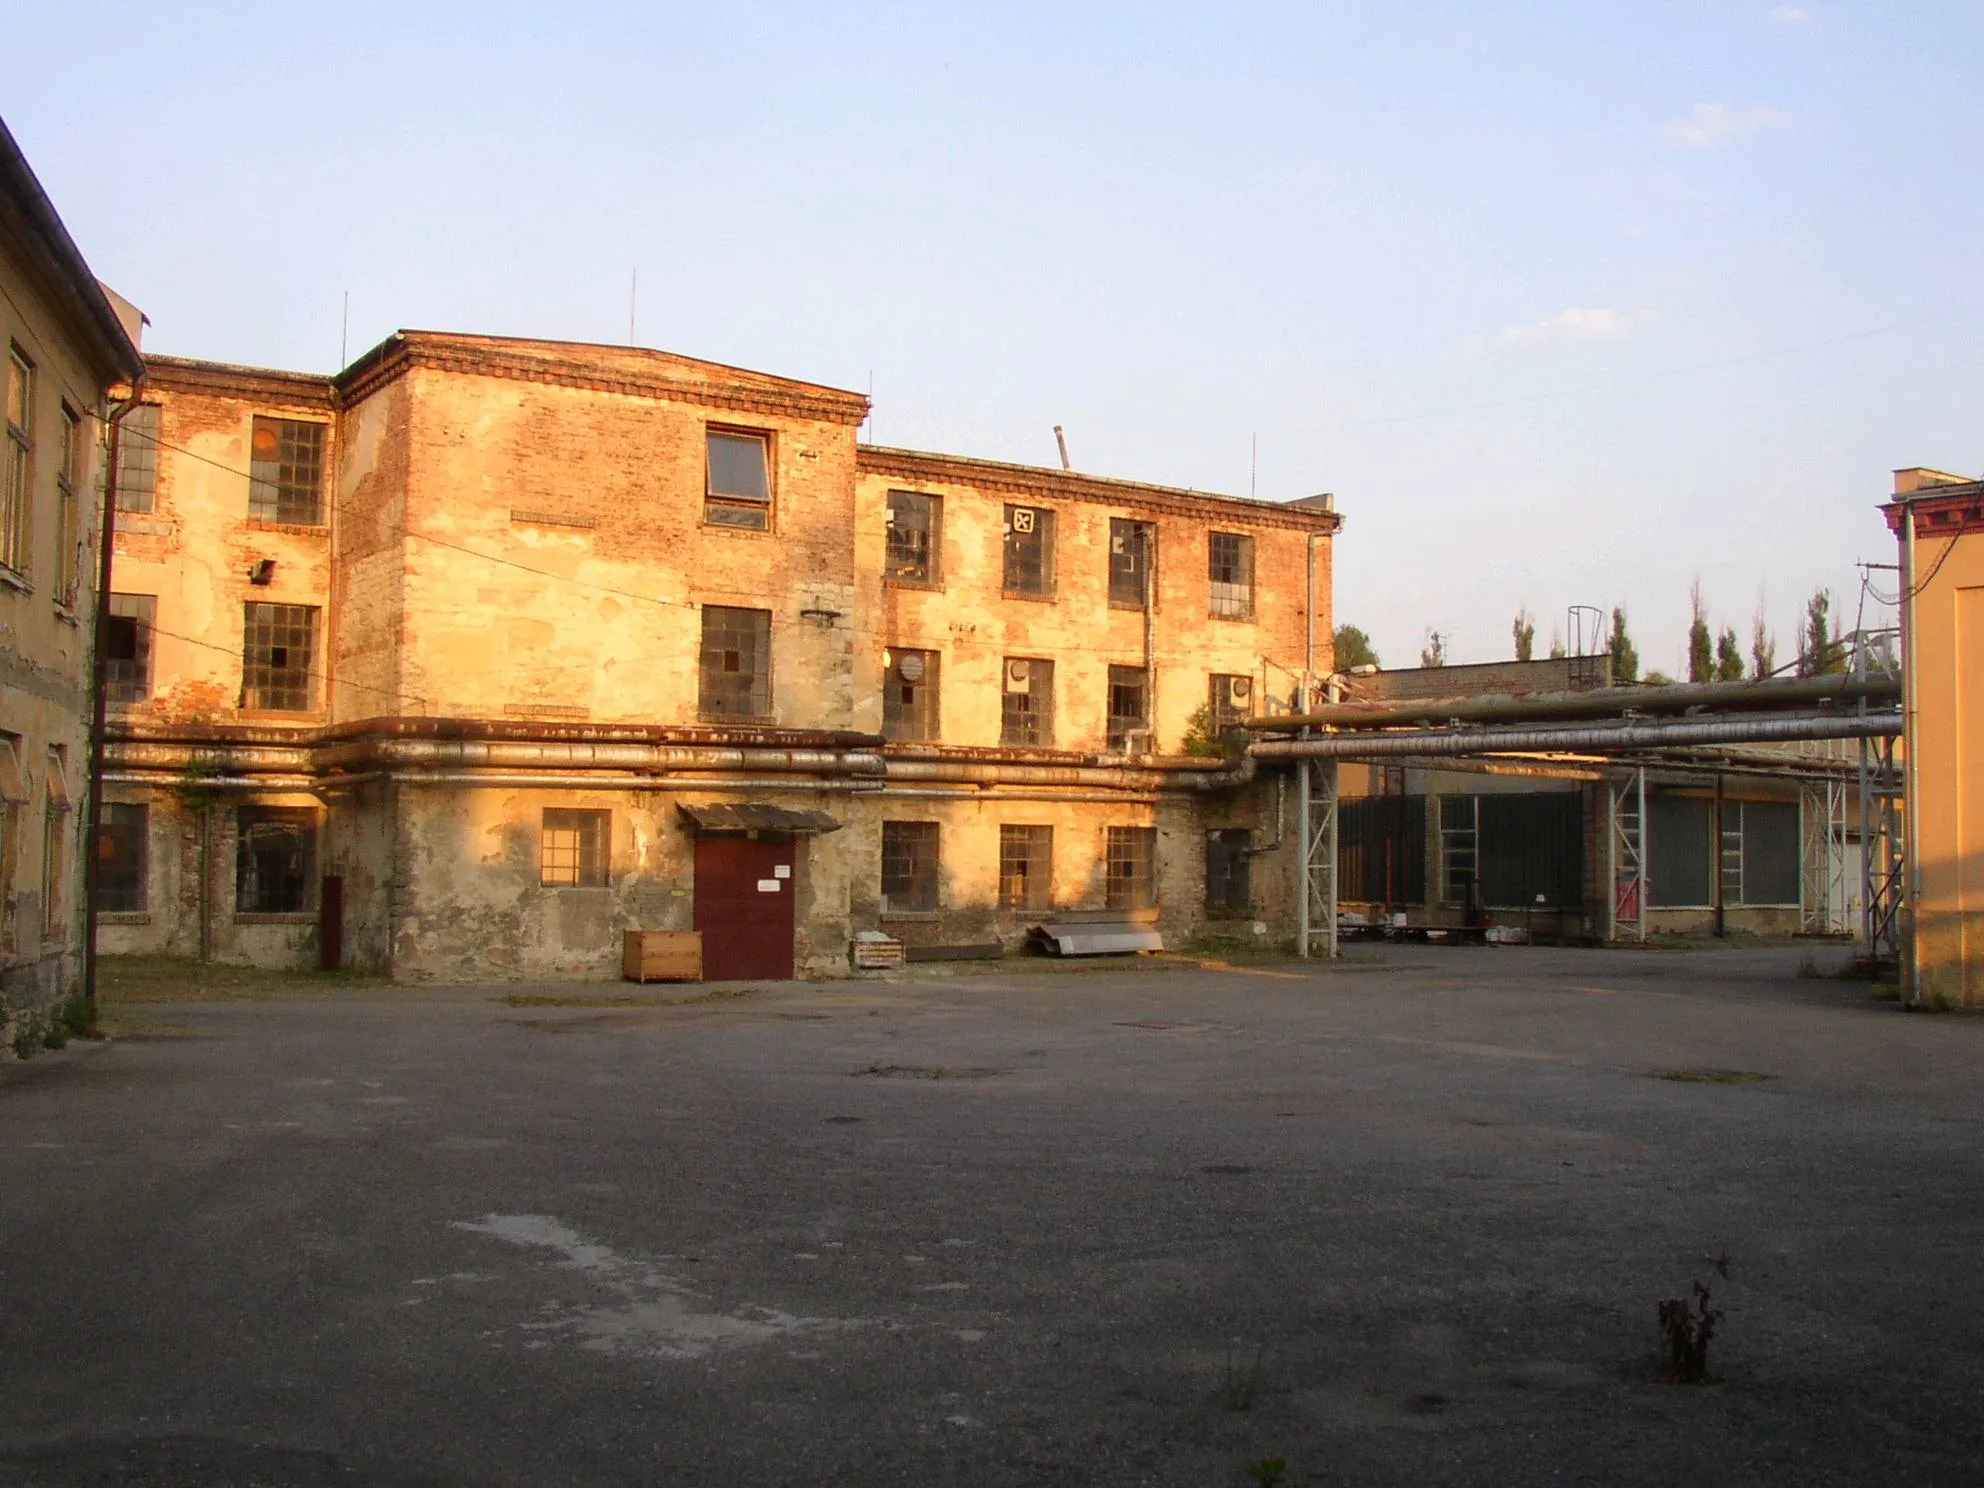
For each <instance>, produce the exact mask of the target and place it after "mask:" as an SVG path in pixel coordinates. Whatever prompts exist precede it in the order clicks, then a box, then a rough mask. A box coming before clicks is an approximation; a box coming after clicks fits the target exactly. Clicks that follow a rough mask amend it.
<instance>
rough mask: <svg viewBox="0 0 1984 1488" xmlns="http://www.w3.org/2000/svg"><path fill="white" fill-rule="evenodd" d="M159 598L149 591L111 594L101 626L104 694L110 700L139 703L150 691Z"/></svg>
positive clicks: (149, 694)
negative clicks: (155, 615)
mask: <svg viewBox="0 0 1984 1488" xmlns="http://www.w3.org/2000/svg"><path fill="white" fill-rule="evenodd" d="M157 606H158V600H157V598H156V597H155V596H153V595H150V594H113V595H111V596H110V617H109V619H107V620H106V621H105V622H104V627H103V688H104V696H105V697H106V698H108V699H109V700H110V701H111V702H113V703H142V702H143V701H144V700H145V699H146V698H148V697H150V696H151V695H152V616H153V614H154V613H155V612H156V609H157Z"/></svg>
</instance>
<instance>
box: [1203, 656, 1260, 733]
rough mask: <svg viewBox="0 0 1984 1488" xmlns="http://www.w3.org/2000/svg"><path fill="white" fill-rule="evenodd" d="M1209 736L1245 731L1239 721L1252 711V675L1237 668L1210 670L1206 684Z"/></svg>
mask: <svg viewBox="0 0 1984 1488" xmlns="http://www.w3.org/2000/svg"><path fill="white" fill-rule="evenodd" d="M1207 693H1208V696H1207V699H1206V703H1207V706H1208V707H1210V708H1211V709H1212V731H1213V737H1215V738H1219V739H1224V738H1226V737H1227V736H1228V735H1230V734H1235V733H1239V734H1241V735H1242V736H1243V737H1244V734H1245V731H1244V730H1243V729H1241V727H1240V725H1241V723H1242V722H1243V721H1245V720H1246V719H1248V718H1251V717H1252V716H1253V713H1254V679H1253V678H1252V677H1247V676H1242V675H1241V674H1240V673H1238V672H1214V673H1213V674H1212V676H1211V678H1210V679H1209V681H1208V684H1207Z"/></svg>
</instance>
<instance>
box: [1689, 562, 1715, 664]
mask: <svg viewBox="0 0 1984 1488" xmlns="http://www.w3.org/2000/svg"><path fill="white" fill-rule="evenodd" d="M1688 604H1689V607H1690V609H1691V610H1692V611H1693V618H1692V619H1690V620H1689V621H1688V680H1689V681H1690V682H1708V681H1712V680H1713V679H1714V677H1715V642H1714V638H1713V637H1712V636H1711V635H1710V634H1709V628H1708V606H1706V605H1704V604H1703V603H1702V581H1701V580H1700V579H1696V580H1695V582H1694V586H1693V587H1692V588H1690V589H1689V590H1688Z"/></svg>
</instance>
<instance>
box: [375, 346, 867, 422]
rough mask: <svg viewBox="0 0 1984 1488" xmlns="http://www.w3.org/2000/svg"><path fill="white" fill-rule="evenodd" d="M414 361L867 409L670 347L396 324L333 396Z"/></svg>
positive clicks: (753, 401)
mask: <svg viewBox="0 0 1984 1488" xmlns="http://www.w3.org/2000/svg"><path fill="white" fill-rule="evenodd" d="M415 367H421V368H430V369H433V370H437V371H443V372H455V373H462V374H466V375H469V376H477V377H500V378H508V379H511V380H514V381H518V382H537V383H546V384H550V385H554V386H558V387H571V388H582V389H585V390H587V391H591V392H599V393H612V394H616V395H619V396H622V397H630V398H656V399H666V400H668V401H670V402H679V403H694V404H698V405H700V406H703V407H706V408H718V409H722V410H724V411H726V412H730V413H740V414H745V415H752V414H756V415H761V416H772V417H782V418H803V419H817V420H819V421H821V422H823V423H833V424H846V425H849V426H852V425H856V424H859V423H860V422H861V421H862V420H863V419H865V418H867V416H868V399H867V398H866V397H864V396H863V395H862V394H860V393H851V392H847V391H845V390H843V389H840V388H831V387H826V386H823V385H821V384H818V383H808V382H795V381H792V380H790V379H788V378H782V377H771V376H768V375H766V374H765V373H762V372H751V371H747V370H745V369H743V368H740V367H728V366H724V365H722V364H721V363H717V362H703V361H697V360H696V359H694V358H692V357H681V356H676V355H674V354H672V353H669V352H660V351H649V350H646V349H644V348H639V347H625V346H592V345H587V344H584V343H578V342H565V341H524V340H514V339H509V338H504V337H495V336H467V335H458V334H454V333H450V332H441V331H398V332H395V333H394V334H393V335H391V336H389V337H387V338H386V339H385V340H384V341H382V342H380V343H379V345H377V346H375V347H374V348H373V349H372V350H371V351H369V352H367V353H366V354H365V355H364V356H362V357H360V358H359V359H358V360H357V361H356V362H354V363H352V364H351V366H349V367H347V368H346V369H345V370H344V371H343V372H341V373H339V374H338V377H337V379H336V381H337V387H338V392H339V397H340V400H341V401H342V402H344V403H346V404H350V403H355V402H357V401H358V400H360V399H362V398H365V397H368V396H369V395H371V394H372V393H374V392H376V391H378V390H379V389H380V388H381V387H384V386H386V385H387V384H388V383H390V382H393V381H394V380H396V379H397V378H399V377H402V376H404V375H405V374H406V373H407V372H408V371H410V370H412V369H413V368H415Z"/></svg>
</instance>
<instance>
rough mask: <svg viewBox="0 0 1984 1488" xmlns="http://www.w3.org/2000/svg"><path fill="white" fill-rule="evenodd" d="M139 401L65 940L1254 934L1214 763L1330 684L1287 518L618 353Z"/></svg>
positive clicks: (763, 969) (801, 949) (523, 946)
mask: <svg viewBox="0 0 1984 1488" xmlns="http://www.w3.org/2000/svg"><path fill="white" fill-rule="evenodd" d="M144 398H145V405H146V406H145V410H144V411H143V413H142V416H141V424H142V427H143V429H144V430H145V431H146V432H147V434H148V436H149V437H151V438H153V439H155V441H156V459H155V461H154V462H153V464H152V465H151V466H149V467H148V468H147V469H146V470H145V471H143V472H138V473H137V474H136V475H134V477H133V478H132V479H131V480H129V481H127V482H123V483H121V484H120V491H119V528H118V538H117V549H116V567H115V572H114V579H113V585H112V588H113V600H112V604H113V609H114V610H115V611H116V613H117V616H118V630H117V635H116V642H117V644H116V649H115V651H114V653H113V654H114V655H115V656H116V657H117V658H118V661H117V663H116V665H115V667H114V669H113V677H112V689H111V700H112V705H113V719H112V728H111V731H110V735H109V759H110V769H109V774H108V776H107V790H106V799H107V800H108V801H109V802H110V803H111V814H112V821H111V823H110V827H109V830H107V832H106V837H105V840H106V843H107V844H108V846H109V849H110V852H109V856H108V862H109V863H110V866H111V872H110V873H109V876H108V888H109V892H108V893H107V895H106V898H105V903H104V909H105V913H104V917H103V919H104V926H105V930H104V940H105V945H106V947H108V948H113V949H118V950H124V951H133V952H143V951H165V952H172V953H178V954H202V955H209V956H213V957H216V958H220V959H227V960H237V961H245V962H251V963H260V964H308V963H309V962H311V961H313V960H318V961H323V962H326V963H330V964H344V965H352V966H358V967H366V968H372V969H379V970H387V971H390V972H392V973H394V974H396V975H400V976H408V977H424V976H451V977H485V976H486V977H504V976H518V977H521V976H531V977H550V976H573V977H584V976H608V975H613V974H615V973H616V971H617V968H618V966H619V960H620V947H619V936H620V934H621V932H622V931H623V930H626V929H649V930H677V929H688V928H692V927H693V928H703V929H705V932H706V934H705V940H706V947H708V948H710V949H709V951H708V953H707V954H706V960H709V962H710V970H711V974H712V975H718V974H722V972H721V971H719V969H718V967H717V964H716V963H717V961H718V960H720V959H721V957H719V956H716V955H715V951H714V947H715V946H716V945H717V943H718V942H724V943H728V944H732V945H736V944H745V945H747V946H750V947H757V946H761V945H762V946H769V947H772V948H773V949H775V950H776V951H777V954H776V955H771V956H769V957H768V958H767V959H765V960H763V961H762V962H755V961H751V960H750V959H749V958H748V957H747V958H746V960H745V961H744V962H743V963H735V964H733V965H732V968H731V969H732V971H733V972H737V966H738V965H743V966H744V967H745V970H744V971H743V972H738V973H737V974H750V975H778V974H791V972H793V971H798V972H801V973H804V972H827V971H831V970H835V969H839V968H844V967H846V966H847V965H848V961H849V953H850V945H851V942H852V941H853V940H854V938H855V937H856V936H857V935H859V934H861V933H863V932H875V931H880V932H882V933H884V934H886V935H888V936H891V937H893V938H896V939H898V940H900V941H902V942H904V943H905V944H906V945H908V946H909V947H911V948H912V950H914V951H920V952H927V953H929V954H932V955H938V954H951V953H958V952H961V951H963V950H966V949H971V948H976V949H979V950H985V949H991V948H997V947H1001V946H1007V947H1010V946H1011V945H1013V944H1015V943H1016V942H1017V941H1018V940H1019V939H1020V938H1021V937H1022V936H1023V935H1024V934H1025V932H1026V929H1027V927H1028V926H1029V925H1030V924H1033V923H1037V922H1039V921H1040V920H1042V919H1044V918H1048V917H1051V916H1054V915H1067V914H1083V913H1089V914H1094V915H1097V916H1104V915H1108V916H1114V917H1118V918H1130V919H1134V920H1138V921H1142V922H1147V923H1152V924H1155V925H1156V926H1158V927H1159V928H1160V929H1161V930H1162V931H1163V932H1164V933H1166V934H1167V935H1170V936H1172V937H1173V938H1174V939H1176V938H1178V937H1183V936H1191V935H1198V934H1204V933H1207V932H1208V930H1209V929H1210V930H1213V931H1219V932H1222V933H1237V934H1239V935H1242V936H1245V937H1248V938H1250V939H1262V938H1277V939H1278V938H1283V937H1285V936H1286V935H1287V934H1288V933H1290V927H1289V926H1288V925H1287V924H1286V923H1285V922H1286V920H1287V918H1288V914H1287V905H1288V904H1289V903H1290V902H1291V900H1292V894H1293V890H1294V884H1295V878H1294V866H1293V857H1294V854H1293V851H1292V849H1290V848H1285V847H1284V846H1283V845H1282V844H1283V842H1284V835H1283V823H1282V822H1281V821H1280V819H1279V818H1278V816H1277V814H1276V813H1277V807H1278V805H1279V802H1280V796H1279V794H1278V793H1277V791H1276V790H1275V789H1274V786H1273V783H1272V782H1267V783H1262V782H1257V781H1256V780H1255V779H1254V776H1253V771H1252V769H1251V768H1250V767H1248V766H1246V765H1244V764H1242V763H1239V762H1237V761H1235V760H1233V759H1230V758H1227V757H1225V756H1224V755H1222V754H1221V752H1220V750H1219V747H1218V745H1217V743H1216V741H1215V739H1214V736H1215V735H1216V734H1217V733H1218V732H1219V729H1220V728H1221V727H1222V726H1225V725H1229V724H1230V723H1231V722H1232V720H1233V719H1234V718H1235V717H1236V716H1238V715H1242V714H1246V713H1249V712H1254V711H1258V710H1260V709H1261V708H1263V707H1266V706H1272V705H1273V704H1274V703H1275V702H1276V701H1278V702H1279V703H1280V704H1282V705H1284V706H1285V705H1286V703H1287V702H1288V700H1289V698H1290V697H1291V695H1292V693H1293V692H1294V691H1295V689H1297V688H1298V687H1300V686H1301V685H1302V683H1303V673H1304V670H1305V668H1313V670H1314V672H1316V673H1327V672H1328V670H1329V669H1330V651H1329V635H1330V614H1329V572H1330V538H1331V536H1332V534H1333V533H1334V532H1335V531H1336V529H1337V526H1338V518H1337V516H1336V514H1335V511H1334V508H1333V503H1330V502H1327V501H1321V500H1313V501H1309V502H1302V503H1291V504H1287V505H1282V504H1276V503H1271V502H1261V501H1249V500H1239V499H1235V498H1227V497H1218V496H1211V495H1207V494H1205V493H1202V492H1193V491H1186V490H1178V489H1174V488H1169V487H1160V486H1152V485H1146V484H1141V483H1137V482H1131V481H1120V480H1108V479H1103V478H1099V477H1095V476H1091V475H1086V474H1080V473H1076V472H1072V471H1066V470H1041V469H1033V468H1030V467H1022V466H1015V465H1008V464H1001V463H997V462H991V461H984V460H972V459H964V458H960V457H954V456H945V455H932V454H924V453H918V452H914V451H905V450H894V449H883V448H878V447H873V446H867V445H862V444H859V443H858V442H857V439H856V433H857V430H858V428H859V426H860V424H861V422H862V420H863V419H864V418H865V417H866V415H867V412H868V401H867V399H866V398H864V397H862V396H861V395H859V394H855V393H850V392H845V391H841V390H838V389H834V388H829V387H823V386H820V385H817V384H812V383H806V382H800V381H796V380H793V379H789V378H779V377H771V376H767V375H765V374H762V373H756V372H749V371H745V370H742V369H738V368H732V367H725V366H720V365H717V364H713V363H708V362H700V361H695V360H692V359H690V358H686V357H680V356H674V355H670V354H667V353H663V352H658V351H649V350H643V349H638V348H628V347H611V346H583V345H573V344H568V343H554V342H542V341H519V340H511V339H505V338H497V337H485V336H466V335H444V334H437V333H427V332H403V333H401V334H399V335H396V336H394V337H392V338H390V339H389V340H387V341H386V342H384V343H383V344H382V345H380V346H379V347H378V348H376V349H374V350H373V351H371V352H369V353H367V354H366V355H365V356H363V357H361V358H360V359H359V360H358V361H357V362H356V363H354V364H353V365H352V366H351V367H348V368H347V369H345V370H344V371H343V372H341V373H339V374H338V375H336V376H335V377H324V376H305V375H300V374H294V373H286V372H271V371H264V370H258V369H252V368H242V367H231V366H225V365H220V364H215V363H207V362H189V361H182V360H177V359H172V358H162V357H161V358H153V359H151V360H150V362H149V364H148V376H147V381H146V390H145V394H144ZM1312 591H1313V593H1314V595H1315V614H1314V615H1313V616H1312V615H1310V614H1309V613H1307V609H1306V607H1307V606H1308V604H1309V603H1310V601H1309V598H1308V596H1309V594H1310V593H1311V592H1312ZM1312 636H1313V639H1314V645H1313V647H1312V645H1311V639H1312ZM1311 680H1313V678H1312V679H1311ZM1293 837H1294V834H1293V831H1292V829H1291V830H1290V831H1289V832H1288V834H1287V838H1286V840H1287V842H1289V843H1292V841H1293ZM719 890H720V891H721V892H719ZM1256 927H1258V929H1257V928H1256ZM711 957H715V959H710V958H711Z"/></svg>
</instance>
